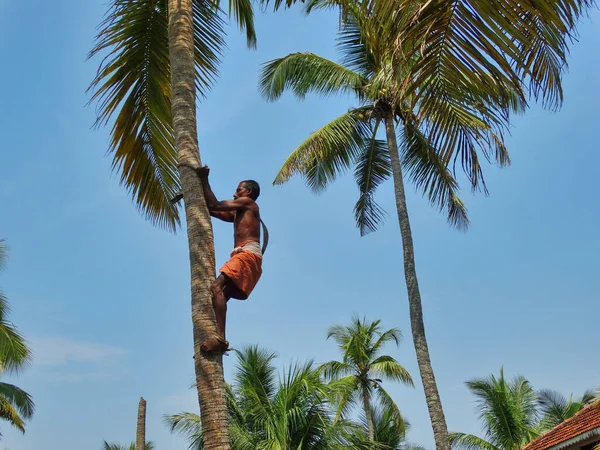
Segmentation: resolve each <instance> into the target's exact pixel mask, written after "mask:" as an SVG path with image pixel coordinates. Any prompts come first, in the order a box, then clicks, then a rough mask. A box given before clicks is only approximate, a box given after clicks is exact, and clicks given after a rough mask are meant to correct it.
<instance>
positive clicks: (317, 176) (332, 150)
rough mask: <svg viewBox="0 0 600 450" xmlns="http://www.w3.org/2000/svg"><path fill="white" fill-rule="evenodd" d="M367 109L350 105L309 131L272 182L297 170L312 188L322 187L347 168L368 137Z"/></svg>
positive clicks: (285, 177) (280, 182) (316, 189)
mask: <svg viewBox="0 0 600 450" xmlns="http://www.w3.org/2000/svg"><path fill="white" fill-rule="evenodd" d="M369 111H370V108H369V107H364V108H357V109H352V110H350V111H348V112H347V113H346V114H343V115H342V116H340V117H338V118H337V119H334V120H332V121H331V122H329V123H328V124H327V125H325V126H324V127H322V128H320V129H319V130H317V131H315V132H314V133H312V134H311V135H310V137H309V138H308V139H306V140H305V141H304V142H303V143H302V144H300V146H298V148H297V149H296V150H294V151H293V152H292V154H291V155H290V156H289V157H288V158H287V160H286V161H285V162H284V164H283V166H282V167H281V169H280V170H279V173H278V174H277V177H276V178H275V181H274V184H282V183H285V182H286V181H287V180H289V179H290V178H291V177H292V176H293V175H294V174H301V175H303V176H304V178H305V180H306V182H307V184H308V186H309V187H310V188H311V189H312V190H313V191H315V192H319V191H321V190H323V189H325V188H326V187H327V184H328V183H330V182H332V181H333V180H335V179H336V177H337V176H338V175H339V174H340V173H343V172H345V171H346V170H348V169H349V168H350V166H351V165H352V163H353V162H354V161H355V160H356V158H357V157H358V155H360V152H361V150H362V149H363V146H364V143H365V142H368V141H369V139H370V137H371V130H370V126H369V122H368V120H369V116H368V114H369Z"/></svg>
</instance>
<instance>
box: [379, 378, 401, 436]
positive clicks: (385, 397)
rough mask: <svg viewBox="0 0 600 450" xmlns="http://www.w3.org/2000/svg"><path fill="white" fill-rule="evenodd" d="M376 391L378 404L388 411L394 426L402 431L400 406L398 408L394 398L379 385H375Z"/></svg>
mask: <svg viewBox="0 0 600 450" xmlns="http://www.w3.org/2000/svg"><path fill="white" fill-rule="evenodd" d="M376 392H377V398H378V399H379V404H380V405H381V406H382V407H383V408H384V409H386V410H387V411H388V412H389V415H390V420H391V421H392V422H393V423H394V425H395V426H396V428H397V429H398V430H399V431H400V432H401V433H403V432H404V418H403V417H402V413H401V412H400V408H398V405H397V404H396V402H394V399H392V397H390V394H388V393H387V391H386V390H385V389H384V388H383V387H381V386H380V385H379V386H377V389H376Z"/></svg>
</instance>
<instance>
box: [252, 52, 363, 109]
mask: <svg viewBox="0 0 600 450" xmlns="http://www.w3.org/2000/svg"><path fill="white" fill-rule="evenodd" d="M365 83H366V80H365V79H364V77H363V76H361V75H360V74H359V73H357V72H355V71H353V70H351V69H349V68H347V67H344V66H342V65H340V64H337V63H334V62H333V61H330V60H328V59H326V58H322V57H320V56H318V55H315V54H313V53H292V54H290V55H288V56H286V57H284V58H278V59H274V60H272V61H268V62H267V63H265V64H264V65H263V69H262V71H261V75H260V82H259V86H260V90H261V94H262V95H263V97H264V98H266V99H267V100H270V101H274V100H277V99H278V98H279V97H281V95H282V94H283V92H284V91H285V90H286V89H289V90H291V91H292V92H293V93H294V95H296V96H297V97H298V98H300V99H304V97H306V94H308V93H316V94H320V95H325V96H328V95H338V94H341V93H348V92H350V93H357V94H359V93H360V90H361V89H362V87H363V86H364V85H365Z"/></svg>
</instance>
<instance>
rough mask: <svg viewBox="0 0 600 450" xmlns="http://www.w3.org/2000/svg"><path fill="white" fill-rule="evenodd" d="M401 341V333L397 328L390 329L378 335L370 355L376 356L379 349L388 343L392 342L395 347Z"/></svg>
mask: <svg viewBox="0 0 600 450" xmlns="http://www.w3.org/2000/svg"><path fill="white" fill-rule="evenodd" d="M401 340H402V331H400V330H399V329H398V328H390V329H389V330H386V331H384V332H383V333H381V334H380V335H379V337H378V338H377V340H376V341H375V343H374V344H373V349H372V354H373V355H377V354H379V351H380V350H381V348H382V347H383V346H384V345H385V344H387V343H388V342H394V343H395V344H396V347H398V346H399V345H400V341H401Z"/></svg>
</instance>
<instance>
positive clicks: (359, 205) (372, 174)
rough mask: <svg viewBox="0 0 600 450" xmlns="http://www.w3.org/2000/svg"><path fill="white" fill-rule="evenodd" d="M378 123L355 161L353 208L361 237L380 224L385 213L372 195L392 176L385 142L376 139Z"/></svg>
mask: <svg viewBox="0 0 600 450" xmlns="http://www.w3.org/2000/svg"><path fill="white" fill-rule="evenodd" d="M379 123H380V122H379V121H378V122H376V124H375V127H374V128H373V132H372V134H373V136H372V138H371V139H370V141H368V142H365V143H364V149H363V151H362V152H361V154H360V155H359V156H358V158H357V159H356V162H355V164H356V168H355V169H354V178H355V180H356V184H358V190H359V193H360V195H359V198H358V201H357V202H356V205H355V207H354V218H355V220H356V224H357V226H358V228H359V230H360V234H361V236H364V235H366V234H367V233H370V232H372V231H375V230H376V229H377V227H378V226H379V224H380V223H381V222H382V220H383V218H384V215H385V211H384V210H383V209H382V208H381V207H380V206H379V205H378V204H377V203H376V202H375V200H374V194H375V191H376V189H377V187H379V185H380V184H381V183H383V182H384V181H385V180H387V179H388V178H389V177H390V176H391V175H392V168H391V163H390V155H389V152H388V149H387V142H386V141H383V140H379V139H376V135H377V129H378V127H379Z"/></svg>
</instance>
